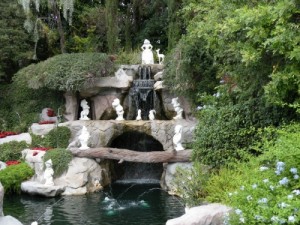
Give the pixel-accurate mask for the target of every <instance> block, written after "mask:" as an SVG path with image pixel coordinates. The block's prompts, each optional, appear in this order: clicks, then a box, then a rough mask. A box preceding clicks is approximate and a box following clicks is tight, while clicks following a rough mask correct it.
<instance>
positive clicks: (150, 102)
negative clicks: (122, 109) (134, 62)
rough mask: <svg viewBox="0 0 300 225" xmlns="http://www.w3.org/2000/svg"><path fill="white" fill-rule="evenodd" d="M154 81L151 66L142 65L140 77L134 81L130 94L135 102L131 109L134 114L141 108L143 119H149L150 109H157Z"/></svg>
mask: <svg viewBox="0 0 300 225" xmlns="http://www.w3.org/2000/svg"><path fill="white" fill-rule="evenodd" d="M154 83H155V80H153V79H152V77H151V67H150V66H140V67H139V79H135V80H134V81H133V84H132V87H131V88H130V91H129V96H130V99H131V102H132V103H133V105H132V106H131V107H132V108H131V109H130V111H133V112H134V113H133V115H135V112H136V111H137V110H138V109H140V110H141V116H142V119H143V120H148V114H149V111H150V110H151V109H155V99H156V94H155V91H154ZM131 119H134V118H131Z"/></svg>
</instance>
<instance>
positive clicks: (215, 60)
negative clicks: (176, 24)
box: [165, 0, 299, 166]
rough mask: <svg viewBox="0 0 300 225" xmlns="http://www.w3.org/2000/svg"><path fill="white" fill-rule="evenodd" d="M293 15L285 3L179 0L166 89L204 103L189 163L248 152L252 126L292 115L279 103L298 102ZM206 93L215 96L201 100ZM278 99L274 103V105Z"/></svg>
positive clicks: (288, 0)
mask: <svg viewBox="0 0 300 225" xmlns="http://www.w3.org/2000/svg"><path fill="white" fill-rule="evenodd" d="M298 12H299V5H297V3H296V1H293V0H281V1H275V2H274V1H223V0H218V1H208V0H196V1H191V2H190V3H189V4H187V5H184V7H183V9H182V12H181V14H182V15H183V16H184V17H186V18H191V20H190V21H189V22H188V27H187V34H186V35H185V36H183V37H182V39H181V40H180V42H179V43H178V45H177V46H176V48H175V49H174V51H173V53H172V54H171V57H169V60H168V61H167V68H166V70H165V71H166V84H167V85H169V87H172V88H173V89H174V90H175V91H177V92H179V93H182V94H185V95H187V96H189V97H191V98H192V99H193V100H194V102H195V103H197V104H201V105H206V107H207V109H205V110H204V111H203V112H201V113H200V114H199V115H200V116H199V124H198V129H197V132H196V141H195V146H194V148H195V151H194V153H195V154H194V156H195V158H194V159H195V160H200V161H202V162H205V163H209V164H211V165H213V166H220V165H222V164H224V163H225V164H226V163H227V162H228V161H234V160H240V159H241V158H243V154H244V152H245V150H246V152H252V151H253V149H251V145H252V144H253V141H255V140H256V138H258V137H257V136H256V133H257V129H258V128H261V127H265V126H268V125H271V124H273V125H278V124H280V123H281V122H282V120H289V119H297V115H296V114H295V110H290V109H288V108H287V107H285V106H286V105H288V104H290V105H292V106H294V107H295V108H297V104H298V103H297V101H298V99H299V96H298V95H299V94H298V93H299V85H298V84H299V82H298V80H299V79H297V75H296V73H297V72H298V73H299V60H298V58H297V54H296V52H297V51H298V47H299V46H298V44H297V43H299V41H297V40H299V29H292V28H294V27H297V26H299V21H298V20H297V18H298V16H297V15H298ZM288 40H289V41H288ZM199 55H200V56H202V57H203V56H205V57H204V58H201V57H199ZM291 56H292V57H291ZM280 74H281V75H280ZM274 78H276V79H274ZM217 79H219V80H220V81H222V82H224V83H225V84H223V85H218V84H217V83H216V81H217ZM207 84H211V85H207ZM280 84H282V85H280ZM265 90H267V92H265ZM213 92H215V93H216V92H218V95H221V97H219V98H207V95H206V93H208V94H212V93H213ZM218 95H217V96H218ZM274 97H277V99H276V98H274ZM208 99H209V101H207V100H208ZM267 100H272V101H267ZM280 100H281V103H283V104H280V106H281V107H277V106H276V105H274V103H276V101H277V102H279V103H280ZM239 150H243V151H239Z"/></svg>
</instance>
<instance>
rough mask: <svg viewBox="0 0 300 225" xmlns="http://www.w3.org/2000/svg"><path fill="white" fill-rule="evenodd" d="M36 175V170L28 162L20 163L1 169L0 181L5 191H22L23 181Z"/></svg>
mask: <svg viewBox="0 0 300 225" xmlns="http://www.w3.org/2000/svg"><path fill="white" fill-rule="evenodd" d="M33 175H34V170H33V169H32V168H31V167H30V166H29V165H27V163H20V164H17V165H13V166H8V167H6V168H5V169H4V170H1V171H0V182H1V183H2V185H3V187H4V190H5V193H6V194H7V193H20V192H21V183H22V182H23V181H26V180H28V179H30V178H31V177H32V176H33Z"/></svg>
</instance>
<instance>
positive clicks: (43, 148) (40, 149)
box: [32, 147, 52, 151]
mask: <svg viewBox="0 0 300 225" xmlns="http://www.w3.org/2000/svg"><path fill="white" fill-rule="evenodd" d="M50 149H52V148H46V147H35V148H32V150H38V151H48V150H50Z"/></svg>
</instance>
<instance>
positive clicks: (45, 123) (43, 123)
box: [39, 120, 55, 125]
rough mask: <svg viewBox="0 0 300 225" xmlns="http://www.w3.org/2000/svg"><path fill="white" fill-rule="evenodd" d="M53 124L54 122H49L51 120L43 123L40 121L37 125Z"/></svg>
mask: <svg viewBox="0 0 300 225" xmlns="http://www.w3.org/2000/svg"><path fill="white" fill-rule="evenodd" d="M53 123H55V121H51V120H44V121H40V122H39V124H40V125H43V124H53Z"/></svg>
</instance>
